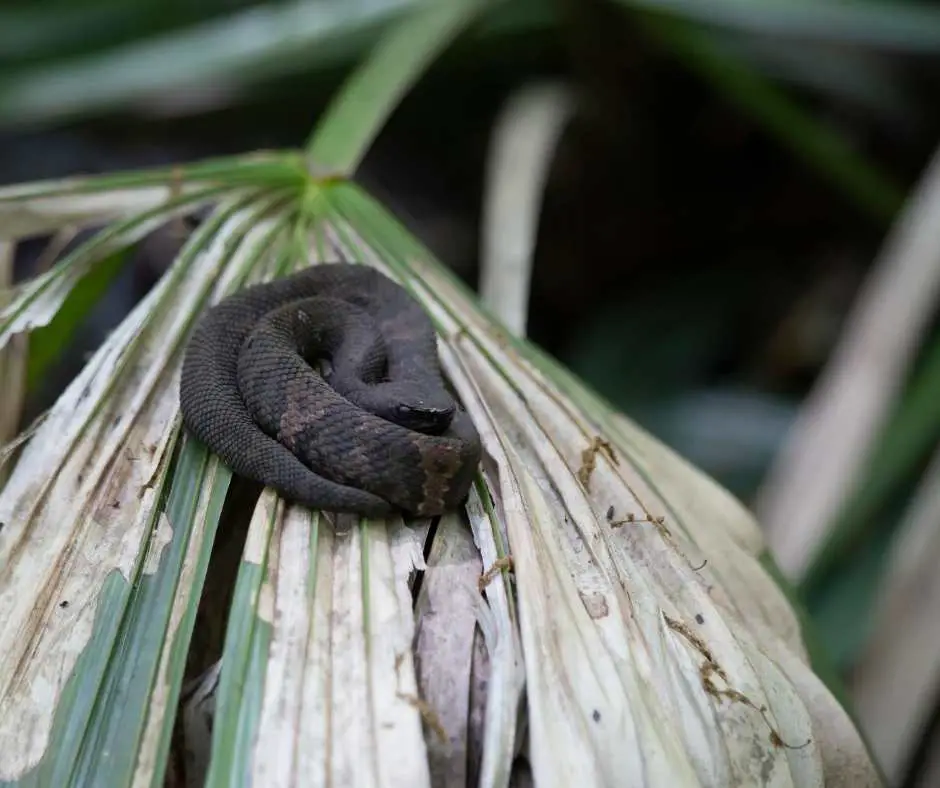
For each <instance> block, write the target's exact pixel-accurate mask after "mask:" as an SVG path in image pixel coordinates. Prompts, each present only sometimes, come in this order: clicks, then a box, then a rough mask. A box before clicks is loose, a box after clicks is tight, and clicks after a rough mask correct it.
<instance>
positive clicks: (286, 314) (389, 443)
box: [180, 263, 481, 517]
mask: <svg viewBox="0 0 940 788" xmlns="http://www.w3.org/2000/svg"><path fill="white" fill-rule="evenodd" d="M317 362H326V363H327V365H328V366H329V367H330V369H329V370H328V371H326V372H324V373H323V374H321V373H320V372H319V371H317V369H316V368H315V365H316V363H317ZM180 405H181V409H182V415H183V422H184V424H185V425H186V427H187V428H188V429H189V430H190V431H191V432H192V433H193V435H194V436H195V437H196V438H198V439H199V440H201V441H202V442H203V443H205V444H206V446H207V447H208V448H209V449H211V450H212V451H213V452H215V453H216V454H217V455H218V457H219V459H220V460H221V461H222V462H223V463H225V464H226V465H228V466H229V467H230V468H231V469H232V471H234V472H235V473H236V474H239V475H241V476H244V477H247V478H249V479H252V480H254V481H256V482H260V483H262V484H264V485H267V486H269V487H272V488H273V489H275V490H276V491H277V492H278V493H279V494H280V495H281V496H282V497H284V498H286V499H288V500H292V501H296V502H299V503H302V504H305V505H306V506H309V507H311V508H314V509H321V510H326V511H331V512H352V513H356V514H362V515H367V516H373V517H376V516H382V515H386V514H388V513H390V512H391V511H393V510H395V509H398V510H402V511H404V512H407V513H410V514H415V515H426V516H429V515H436V514H441V513H442V512H444V511H446V510H449V509H452V508H454V507H456V506H457V505H458V504H459V503H460V502H461V501H462V500H463V498H464V497H465V496H466V495H467V492H468V490H469V487H470V484H471V482H472V479H473V475H474V473H475V471H476V469H477V466H478V463H479V460H480V453H481V448H480V438H479V435H478V434H477V431H476V429H475V428H474V426H473V424H472V422H471V420H470V418H469V416H468V415H467V413H466V412H465V411H464V410H463V409H462V408H461V407H460V406H459V405H458V403H457V402H456V401H455V400H454V399H453V397H452V396H451V395H450V394H449V393H448V390H447V388H446V386H445V384H444V380H443V378H442V375H441V370H440V365H439V360H438V356H437V340H436V335H435V332H434V328H433V326H432V324H431V321H430V319H429V318H428V316H427V314H426V313H425V312H424V310H423V309H422V308H421V306H420V305H419V304H418V303H417V302H416V301H414V300H413V299H412V298H411V296H410V295H409V294H408V293H407V292H406V291H405V290H404V289H403V288H402V287H400V286H399V285H398V284H396V283H395V282H393V281H392V280H391V279H389V278H388V277H386V276H384V275H383V274H381V273H379V272H378V271H376V270H375V269H374V268H371V267H369V266H366V265H357V264H350V263H331V264H320V265H314V266H311V267H309V268H305V269H302V270H301V271H300V272H299V273H296V274H294V275H292V276H288V277H285V278H283V279H277V280H275V281H272V282H269V283H266V284H260V285H255V286H251V287H248V288H245V289H243V290H241V291H238V292H236V293H235V294H233V295H231V296H229V297H227V298H225V299H224V300H222V301H221V302H220V303H219V304H217V305H216V306H214V307H212V308H211V309H209V310H208V312H206V314H205V315H204V316H203V317H202V318H201V320H200V321H199V323H198V324H197V326H196V328H195V330H194V331H193V334H192V336H191V338H190V340H189V343H188V345H187V348H186V352H185V356H184V359H183V370H182V378H181V382H180Z"/></svg>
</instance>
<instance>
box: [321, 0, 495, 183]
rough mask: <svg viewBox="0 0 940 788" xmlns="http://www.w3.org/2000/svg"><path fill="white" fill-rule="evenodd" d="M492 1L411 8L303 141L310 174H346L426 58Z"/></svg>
mask: <svg viewBox="0 0 940 788" xmlns="http://www.w3.org/2000/svg"><path fill="white" fill-rule="evenodd" d="M492 5H493V2H492V0H451V2H448V3H433V2H424V3H421V4H419V5H418V6H416V8H415V10H414V11H413V12H412V13H410V14H409V15H408V16H407V17H406V19H405V20H404V21H403V22H401V23H400V24H399V25H397V26H396V27H395V28H394V29H393V30H392V32H391V33H390V34H389V35H387V36H386V37H385V38H384V39H383V40H382V41H381V43H380V44H379V45H378V46H377V48H376V49H375V51H374V52H373V53H372V55H371V56H370V57H369V59H368V60H367V61H366V62H365V63H364V64H363V65H362V66H361V67H360V68H359V69H357V70H356V71H355V72H354V73H353V75H352V77H351V78H350V79H349V80H348V81H347V83H346V85H345V86H344V87H343V88H342V89H341V90H340V92H339V94H338V96H337V98H336V99H335V100H334V102H333V103H332V105H331V106H330V107H329V109H328V110H327V112H326V114H325V116H324V117H323V119H322V120H321V121H320V123H319V124H317V128H316V130H315V131H314V133H313V134H312V135H311V137H310V139H309V140H308V142H307V153H308V156H309V159H310V161H311V163H312V167H313V169H314V172H313V174H314V175H319V174H321V172H322V173H324V174H337V173H340V174H343V175H350V174H351V173H353V172H354V171H355V170H356V168H357V167H358V165H359V163H360V162H361V161H362V158H363V157H364V156H365V154H366V152H367V151H368V149H369V146H370V145H371V144H372V142H373V140H375V138H376V137H377V136H378V134H379V131H381V129H382V127H383V126H384V125H385V121H386V120H387V119H388V116H389V115H390V114H391V113H392V111H393V110H394V109H395V107H397V106H398V104H399V103H400V102H401V100H402V97H403V96H404V95H405V93H406V92H407V91H408V90H409V89H410V88H411V86H412V85H413V84H414V83H415V82H416V81H417V80H418V79H419V78H420V77H421V75H422V74H423V73H424V72H425V71H426V70H427V69H428V67H429V66H430V64H431V62H432V61H433V60H434V59H435V58H437V56H438V55H439V54H440V53H441V52H442V51H443V50H444V48H445V47H447V46H448V45H449V44H450V43H451V41H452V40H453V39H454V38H455V37H456V36H457V35H458V34H459V33H460V32H461V31H463V29H464V28H465V27H467V25H469V24H470V23H471V22H472V21H474V20H475V19H476V18H477V16H478V15H480V14H481V12H482V11H484V10H485V9H487V8H489V7H490V6H492Z"/></svg>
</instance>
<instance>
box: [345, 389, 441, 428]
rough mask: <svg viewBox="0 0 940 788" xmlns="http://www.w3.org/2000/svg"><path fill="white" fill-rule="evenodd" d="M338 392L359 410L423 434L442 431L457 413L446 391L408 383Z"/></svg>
mask: <svg viewBox="0 0 940 788" xmlns="http://www.w3.org/2000/svg"><path fill="white" fill-rule="evenodd" d="M342 393H343V394H344V396H346V397H347V398H348V399H349V400H350V401H352V402H353V403H354V404H355V405H357V406H358V407H360V408H362V409H363V410H366V411H368V412H370V413H372V414H374V415H376V416H378V417H379V418H382V419H385V420H386V421H391V422H392V423H394V424H398V425H399V426H401V427H404V428H405V429H408V430H414V431H415V432H423V433H424V434H426V435H440V434H441V433H443V432H445V431H446V430H447V428H448V427H449V426H450V423H451V421H452V420H453V418H454V414H455V413H456V411H457V406H456V404H455V403H454V400H453V399H452V398H451V396H450V394H448V393H447V391H446V390H442V389H438V388H437V387H435V386H422V385H420V384H418V383H412V382H409V381H385V382H382V383H377V384H374V385H371V386H364V387H357V388H356V389H353V390H347V391H343V392H342Z"/></svg>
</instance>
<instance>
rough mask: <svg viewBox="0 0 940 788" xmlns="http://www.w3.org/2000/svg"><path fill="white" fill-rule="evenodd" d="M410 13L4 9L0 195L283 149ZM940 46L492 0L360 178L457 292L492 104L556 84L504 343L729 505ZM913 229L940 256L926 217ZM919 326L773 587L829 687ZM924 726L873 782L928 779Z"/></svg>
mask: <svg viewBox="0 0 940 788" xmlns="http://www.w3.org/2000/svg"><path fill="white" fill-rule="evenodd" d="M412 4H413V3H412V1H411V0H295V1H294V2H284V1H282V2H250V1H249V0H187V2H182V1H181V0H160V2H157V1H156V0H137V2H127V0H43V1H40V0H28V1H27V0H20V1H19V2H17V1H16V0H8V2H5V3H4V4H3V6H2V8H0V182H3V183H13V182H19V181H27V180H35V179H41V178H52V177H60V176H63V175H68V174H79V173H82V174H88V173H98V172H106V171H112V170H121V169H127V168H134V167H141V166H148V165H155V164H167V163H172V162H182V161H190V160H194V159H198V158H203V157H207V156H216V155H222V154H227V153H236V152H241V151H250V150H257V149H266V148H274V147H295V146H300V145H301V144H302V143H303V141H304V140H305V138H306V137H307V135H308V133H309V131H310V129H311V128H312V127H313V125H314V124H315V122H316V120H317V118H318V115H319V114H320V113H321V112H322V110H323V108H324V107H325V106H326V102H327V101H328V99H329V98H330V96H331V94H332V93H333V92H334V91H335V90H336V88H337V87H338V85H339V84H340V82H341V80H342V79H343V77H344V76H345V75H346V74H347V73H348V71H349V69H350V67H351V66H352V65H353V64H354V63H356V62H357V61H358V60H360V59H361V57H362V56H363V54H364V52H365V51H366V50H367V48H368V47H369V46H370V45H371V44H372V43H373V42H374V41H375V40H376V39H377V37H378V36H379V34H380V33H381V32H382V31H383V30H384V29H385V27H386V26H387V25H388V24H389V23H391V22H393V21H395V20H396V19H398V18H399V17H400V16H401V15H402V14H403V13H405V12H407V10H408V8H409V7H410V6H411V5H412ZM938 54H940V6H938V5H937V4H936V3H932V2H927V1H926V0H925V1H924V2H898V1H897V0H896V1H895V2H864V3H861V2H839V3H833V2H826V3H808V2H798V1H796V0H791V1H790V2H783V1H782V0H760V1H758V0H752V1H751V2H746V1H745V0H633V1H632V2H628V1H623V2H621V1H617V0H556V1H555V2H551V1H549V0H506V1H505V2H496V3H494V4H493V8H492V11H491V12H489V13H488V14H487V15H486V17H485V19H484V20H483V21H482V22H481V23H480V24H478V25H476V26H474V28H473V30H472V32H471V33H470V34H469V35H466V36H464V37H462V38H461V40H460V42H459V43H458V45H457V46H456V47H454V48H453V49H452V50H450V51H449V52H448V53H446V54H445V56H444V57H443V58H442V60H441V61H440V62H439V63H437V65H436V66H435V67H434V68H433V69H432V72H431V74H430V75H429V76H428V77H427V78H426V79H424V80H423V81H422V82H421V83H420V84H419V85H418V87H417V89H416V90H415V91H414V92H413V93H411V94H410V95H409V96H408V97H406V99H405V100H404V102H403V103H402V104H401V105H400V107H399V108H398V109H397V110H396V111H395V113H394V115H393V116H392V118H391V121H390V123H389V124H388V126H387V127H386V129H385V130H384V132H383V133H382V135H381V137H380V138H379V139H378V141H377V143H376V145H375V146H374V147H373V149H372V151H371V153H370V155H369V156H368V157H367V159H366V161H365V162H364V163H363V166H362V167H361V169H360V171H359V175H358V179H359V180H361V181H362V183H363V184H364V185H365V186H367V187H368V188H369V189H370V190H371V191H372V192H373V193H374V194H375V195H376V196H378V197H379V198H380V199H382V200H384V201H385V202H386V204H388V205H389V206H390V207H391V208H392V209H393V210H394V211H395V212H396V213H397V214H398V215H399V216H400V217H401V218H402V219H403V220H404V221H405V222H406V224H408V225H409V227H410V228H411V229H412V230H413V231H414V232H415V233H416V234H417V235H418V236H419V237H420V238H421V239H422V240H423V241H424V242H425V243H427V244H428V245H429V246H430V247H431V248H432V249H433V250H434V251H435V252H436V254H437V255H438V256H439V257H440V258H441V259H443V260H444V261H445V262H447V263H448V264H449V265H451V266H452V267H453V268H454V270H455V271H457V272H458V273H459V274H460V275H461V276H462V277H463V278H464V279H465V280H466V281H467V282H469V283H470V284H471V285H473V286H476V284H477V282H478V277H479V269H480V258H481V242H480V237H481V232H482V227H481V225H482V217H483V216H484V215H485V210H484V195H485V185H486V184H485V178H486V175H487V161H488V156H490V153H491V146H492V144H493V135H494V129H495V128H496V123H497V119H498V118H499V116H500V112H501V110H502V109H503V107H504V106H505V105H506V102H507V100H509V99H510V98H511V97H512V96H514V95H515V94H516V92H517V91H519V90H521V89H524V88H526V87H527V86H531V85H540V84H546V83H547V84H552V85H560V86H562V87H563V88H564V90H565V91H567V92H568V93H570V94H571V95H573V96H574V97H575V109H574V111H573V115H572V117H571V119H570V122H568V123H567V124H566V125H565V128H564V132H563V135H562V137H561V139H560V142H559V145H558V147H557V149H556V150H555V151H554V154H553V158H552V162H551V168H550V174H549V176H548V178H547V182H546V184H545V191H544V195H543V204H542V208H541V217H540V221H539V233H538V241H537V245H536V248H535V253H534V275H533V283H532V289H531V300H530V305H529V320H528V332H529V336H530V337H531V339H532V340H533V341H535V342H536V343H538V344H539V345H541V346H542V347H543V348H545V349H546V350H547V351H548V352H550V353H551V354H553V355H554V356H555V357H557V358H558V359H560V360H561V361H562V362H563V363H564V364H565V365H567V366H568V367H570V368H571V369H572V370H573V371H574V372H576V373H577V374H579V375H581V376H583V377H584V378H585V379H586V380H587V381H588V382H589V383H591V384H592V385H593V386H594V387H596V388H597V389H598V390H599V391H600V392H601V393H602V394H604V395H605V396H606V397H608V398H609V399H610V400H612V401H613V402H614V403H615V404H616V405H617V406H618V407H620V408H621V409H622V410H623V411H624V412H625V413H626V414H628V415H629V416H630V417H631V418H633V419H635V420H636V421H638V422H639V423H640V424H642V425H644V426H646V427H647V428H649V429H650V430H651V431H652V432H654V433H655V434H656V435H658V436H659V437H660V438H662V439H663V440H664V441H665V442H667V443H668V444H670V445H671V446H673V447H674V448H675V449H677V450H678V451H679V452H680V453H681V454H683V455H684V456H685V457H687V458H688V459H690V460H691V461H692V462H694V463H695V464H696V465H698V466H700V467H701V468H703V469H704V470H705V471H707V472H708V473H710V474H712V475H713V476H715V477H716V478H717V479H718V480H719V481H720V482H722V483H723V484H724V485H725V486H727V487H729V488H730V489H731V490H732V491H734V492H735V493H736V494H737V495H738V496H740V497H741V498H742V500H744V501H745V502H746V503H748V504H753V503H754V501H755V500H756V497H757V495H758V493H759V491H760V490H761V486H762V484H763V483H764V482H765V480H766V478H767V474H768V471H769V469H770V468H771V463H772V462H773V461H774V458H775V457H777V456H778V454H779V452H780V449H781V446H782V445H783V441H784V439H785V437H786V436H787V434H788V432H789V431H790V429H791V427H792V426H793V424H794V420H795V418H796V416H797V414H798V413H799V412H800V408H801V406H802V405H803V404H804V403H805V401H806V397H807V396H808V394H809V392H810V391H811V390H812V389H813V386H814V383H816V382H817V381H818V379H819V376H820V374H821V373H822V371H823V370H825V369H826V367H827V364H829V362H830V361H831V359H832V357H833V351H834V348H835V347H836V346H837V344H838V343H839V342H841V341H844V329H845V325H846V317H847V315H848V314H849V313H850V310H851V309H852V308H853V305H854V304H855V303H856V298H857V295H858V293H859V289H860V287H861V286H862V283H863V282H865V281H866V278H867V277H868V275H869V274H870V272H871V271H872V268H873V266H874V265H875V263H876V262H877V258H878V255H879V252H880V250H881V249H882V247H883V245H884V242H885V239H886V236H887V234H888V232H889V230H890V229H891V227H892V224H893V222H894V221H895V220H896V219H897V218H898V216H899V212H900V211H901V210H902V207H903V205H904V201H905V198H906V197H907V196H908V195H910V193H911V192H912V190H913V189H914V188H915V187H916V185H917V183H918V181H919V179H920V178H921V175H922V173H923V172H924V170H925V168H926V166H927V164H928V162H929V161H930V159H931V157H932V155H933V151H934V148H935V146H936V141H937V140H938V139H940V102H937V101H936V98H935V97H936V96H937V91H938V88H940V84H938V83H940V58H938ZM933 226H934V227H935V228H936V235H937V238H938V240H937V242H936V244H937V246H938V247H940V216H938V217H936V221H935V224H934V225H933ZM42 250H43V243H42V239H36V240H35V242H30V243H26V244H22V245H21V246H20V248H19V249H18V251H17V256H16V259H15V267H14V279H15V280H17V281H18V280H22V279H23V278H25V277H27V276H29V275H31V274H32V273H34V272H35V271H36V270H37V268H38V267H39V266H42V265H44V264H46V262H47V261H44V259H43V255H42ZM171 259H172V255H171V254H170V253H169V252H168V251H167V250H166V249H163V248H161V246H160V243H158V242H151V243H148V244H146V245H142V246H141V247H140V248H139V249H138V250H137V251H136V253H135V254H134V256H133V258H132V260H131V261H130V264H129V265H127V266H125V267H123V268H122V269H120V273H117V274H115V272H116V271H117V270H118V267H117V266H115V267H114V268H113V270H111V273H110V274H108V276H111V275H113V279H111V280H110V281H104V282H103V283H102V284H101V285H100V286H97V285H96V286H93V287H90V288H89V289H88V293H87V303H85V304H84V305H79V306H78V307H77V312H76V314H75V315H74V316H72V317H70V318H69V319H70V320H72V321H73V322H74V324H75V326H76V331H75V332H74V334H73V340H72V342H73V344H72V345H71V346H70V347H69V348H68V349H67V350H68V352H65V353H63V354H62V356H61V362H60V363H59V364H58V365H57V366H56V367H55V369H54V372H52V373H51V374H48V375H46V376H45V377H44V378H43V379H41V380H34V381H32V382H31V391H30V399H29V402H28V404H27V414H26V416H27V418H28V417H29V416H30V415H35V414H36V413H38V412H40V411H41V410H42V409H43V408H44V407H47V406H48V405H49V404H50V403H51V402H52V401H53V400H54V398H55V397H56V396H57V394H58V393H59V392H60V391H61V390H62V388H63V387H64V385H65V384H66V383H67V381H68V380H69V379H70V378H71V377H72V376H74V374H75V373H76V372H77V371H78V369H80V367H81V365H82V363H83V358H84V354H85V353H87V352H88V351H90V350H91V349H93V348H94V347H96V346H97V344H99V343H100V342H101V341H102V339H103V337H104V336H105V335H106V333H107V332H108V331H109V330H110V328H112V327H113V326H115V325H116V324H117V323H118V322H119V321H120V320H121V318H122V317H123V316H124V315H125V314H126V313H127V312H128V310H129V309H130V308H131V306H132V305H133V304H134V303H135V302H136V301H137V300H139V299H140V298H141V297H142V296H143V295H144V293H146V292H147V290H148V289H149V288H150V287H151V286H152V285H153V284H154V282H155V281H156V280H157V278H158V277H159V276H160V274H161V273H162V271H163V269H164V268H165V266H166V265H167V264H168V263H169V261H170V260H171ZM934 264H935V265H940V254H938V255H937V256H936V259H935V260H934ZM102 292H104V294H105V297H104V298H101V297H100V295H101V293H102ZM907 318H908V316H907V315H906V313H905V310H903V309H901V310H898V311H897V312H896V313H895V314H893V315H891V317H890V319H891V320H893V321H896V322H897V323H899V324H903V323H904V321H905V320H906V319H907ZM927 322H928V326H927V329H926V331H922V332H921V333H920V335H919V337H918V339H917V351H916V356H915V360H914V362H913V365H912V367H911V369H910V370H906V371H905V374H904V377H903V379H902V380H900V381H896V384H897V385H898V390H899V391H900V395H899V396H896V397H893V398H892V399H891V401H890V408H889V411H890V412H889V414H888V418H887V422H886V426H884V427H883V428H881V429H879V430H878V431H877V434H876V435H875V436H874V437H873V441H872V445H871V453H870V457H871V459H870V461H869V462H868V463H867V464H866V466H865V470H864V472H863V473H862V475H861V476H860V477H859V478H858V479H856V480H855V483H854V484H853V491H852V493H851V494H850V495H848V496H847V497H846V499H845V500H844V501H842V503H841V506H840V510H839V514H838V515H837V516H835V517H833V518H831V519H832V522H831V523H829V525H828V526H827V532H826V537H825V539H824V541H823V544H822V547H821V548H820V549H819V551H818V554H817V555H816V556H815V557H814V559H813V560H812V561H811V562H810V566H809V568H808V570H807V571H806V572H805V573H803V574H801V576H800V577H797V578H794V579H795V580H796V581H797V582H798V590H799V592H800V594H801V595H802V597H803V600H804V602H805V603H806V605H807V606H808V609H809V611H810V614H811V616H812V617H813V618H814V619H816V621H817V623H818V625H819V631H820V633H821V635H822V638H823V640H824V646H825V647H826V648H827V649H828V650H829V652H830V654H831V655H832V656H833V658H834V660H835V663H836V665H837V667H838V668H839V669H840V671H842V672H843V674H844V676H845V677H846V679H847V682H848V684H849V686H850V689H851V687H852V686H853V684H852V676H853V671H854V670H855V669H856V668H857V666H858V665H859V664H860V663H862V662H863V661H864V660H865V659H867V657H868V654H869V652H870V650H871V649H872V647H873V646H872V639H873V637H876V635H873V630H874V627H875V623H874V622H875V616H874V612H873V611H874V609H875V605H876V603H877V600H878V598H879V595H880V594H881V592H882V589H883V587H884V577H885V573H886V567H887V565H888V562H889V557H890V552H889V547H891V545H892V544H893V543H894V542H895V541H896V540H897V539H898V538H899V537H898V534H899V529H900V528H901V526H902V525H903V521H904V516H905V510H906V507H907V503H908V501H910V500H911V498H912V496H913V495H914V492H915V491H916V490H918V489H922V480H923V479H924V478H925V470H926V469H927V468H928V467H929V463H930V460H931V457H932V455H933V453H934V451H935V447H936V445H937V436H938V433H940V326H938V324H937V315H936V309H934V313H933V314H932V316H931V317H930V319H929V320H928V321H927ZM937 475H938V474H937V473H936V472H935V473H934V474H933V476H934V477H936V476H937ZM933 511H934V512H935V513H936V511H937V507H936V506H935V507H934V508H933ZM798 516H799V502H798V501H796V502H795V503H794V517H798ZM934 528H935V530H938V531H940V521H938V522H937V523H936V524H935V526H934ZM931 643H932V641H930V642H929V643H927V644H926V645H924V646H923V647H924V648H931V647H933V646H932V645H931ZM881 668H882V669H883V670H891V669H892V667H891V666H890V665H882V666H881ZM932 675H933V674H932V673H931V676H932ZM924 686H925V687H927V688H928V689H930V690H931V691H932V689H933V687H934V685H933V684H932V683H931V681H927V680H926V679H925V681H924ZM933 705H934V706H936V704H933ZM928 716H929V717H930V718H929V719H924V720H922V724H919V725H918V726H917V731H916V737H917V738H916V741H913V740H912V741H910V742H909V743H908V744H907V745H906V750H905V757H904V758H903V759H902V761H903V763H902V766H901V767H899V768H898V769H896V770H893V773H892V776H893V778H894V779H895V781H896V782H897V784H905V785H928V784H933V785H937V784H940V783H937V782H930V780H932V779H934V778H932V777H930V776H929V775H930V774H933V772H932V771H931V769H932V768H933V767H931V764H932V758H933V757H935V755H934V754H933V753H935V752H936V751H937V748H936V747H935V746H934V745H933V744H931V742H932V741H933V740H934V739H935V738H936V736H937V734H936V732H935V730H934V728H935V727H936V724H935V722H936V721H935V719H934V716H935V715H928ZM863 717H864V715H863Z"/></svg>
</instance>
